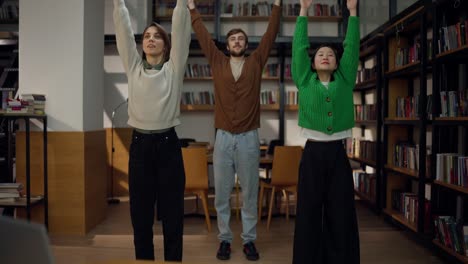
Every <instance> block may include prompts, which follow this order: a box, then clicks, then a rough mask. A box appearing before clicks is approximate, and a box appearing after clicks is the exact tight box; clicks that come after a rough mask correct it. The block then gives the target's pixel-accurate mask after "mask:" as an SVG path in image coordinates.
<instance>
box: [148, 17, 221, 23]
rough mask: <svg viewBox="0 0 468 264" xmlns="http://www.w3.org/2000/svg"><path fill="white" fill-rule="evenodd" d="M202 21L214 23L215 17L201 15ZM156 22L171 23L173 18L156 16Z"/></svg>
mask: <svg viewBox="0 0 468 264" xmlns="http://www.w3.org/2000/svg"><path fill="white" fill-rule="evenodd" d="M201 17H202V19H203V20H204V21H213V20H215V16H214V15H201ZM154 19H155V20H157V21H161V22H171V21H172V16H155V17H154Z"/></svg>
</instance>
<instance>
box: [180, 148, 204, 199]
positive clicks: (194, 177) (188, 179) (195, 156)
mask: <svg viewBox="0 0 468 264" xmlns="http://www.w3.org/2000/svg"><path fill="white" fill-rule="evenodd" d="M182 157H183V159H184V169H185V190H195V189H196V190H200V189H208V163H207V157H206V148H204V147H200V148H182Z"/></svg>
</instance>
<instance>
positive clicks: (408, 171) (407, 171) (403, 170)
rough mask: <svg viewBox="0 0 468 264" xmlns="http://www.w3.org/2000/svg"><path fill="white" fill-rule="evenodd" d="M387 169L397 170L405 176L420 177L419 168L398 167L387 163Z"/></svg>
mask: <svg viewBox="0 0 468 264" xmlns="http://www.w3.org/2000/svg"><path fill="white" fill-rule="evenodd" d="M385 169H387V170H388V171H392V172H396V173H399V174H402V175H405V176H409V177H413V178H416V179H417V178H419V176H418V171H417V170H411V169H407V168H402V167H397V166H393V165H388V164H387V165H385Z"/></svg>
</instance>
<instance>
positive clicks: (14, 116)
mask: <svg viewBox="0 0 468 264" xmlns="http://www.w3.org/2000/svg"><path fill="white" fill-rule="evenodd" d="M0 119H5V120H7V122H8V124H7V136H8V157H7V166H8V177H9V179H10V180H13V154H12V153H13V152H12V150H13V147H12V140H13V132H14V131H13V130H14V124H15V122H16V120H19V119H23V120H24V122H25V127H26V153H25V154H26V197H25V198H20V199H19V200H17V201H11V202H10V201H5V202H0V207H14V208H18V207H26V215H27V218H28V220H31V205H34V204H37V203H39V202H42V201H43V202H44V225H45V227H46V228H47V229H48V228H49V221H48V215H49V208H48V200H47V198H48V196H47V193H48V192H47V116H46V115H37V114H26V113H25V114H23V113H0ZM31 119H37V120H42V123H43V126H44V129H43V143H44V195H43V197H40V198H33V197H31V186H30V182H31V168H30V166H31V165H30V162H31V160H30V124H29V122H30V120H31Z"/></svg>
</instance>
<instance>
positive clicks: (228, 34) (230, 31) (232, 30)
mask: <svg viewBox="0 0 468 264" xmlns="http://www.w3.org/2000/svg"><path fill="white" fill-rule="evenodd" d="M237 33H242V34H244V37H245V44H248V43H249V37H247V34H245V31H244V30H242V29H240V28H233V29H231V30H229V32H228V33H227V34H226V43H227V42H228V41H229V37H230V36H232V35H234V34H237Z"/></svg>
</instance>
